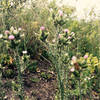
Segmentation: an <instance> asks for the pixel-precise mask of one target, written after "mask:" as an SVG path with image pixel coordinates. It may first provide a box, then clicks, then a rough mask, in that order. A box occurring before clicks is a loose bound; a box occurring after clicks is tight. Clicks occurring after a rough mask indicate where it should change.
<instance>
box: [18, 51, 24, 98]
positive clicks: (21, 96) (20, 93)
mask: <svg viewBox="0 0 100 100" xmlns="http://www.w3.org/2000/svg"><path fill="white" fill-rule="evenodd" d="M16 64H17V70H18V84H19V86H20V87H19V93H18V95H19V98H20V100H24V91H23V81H22V73H21V63H20V56H19V55H18V52H17V55H16Z"/></svg>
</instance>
